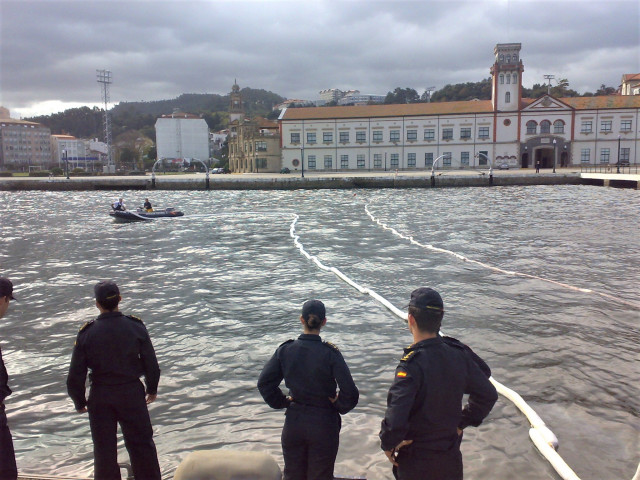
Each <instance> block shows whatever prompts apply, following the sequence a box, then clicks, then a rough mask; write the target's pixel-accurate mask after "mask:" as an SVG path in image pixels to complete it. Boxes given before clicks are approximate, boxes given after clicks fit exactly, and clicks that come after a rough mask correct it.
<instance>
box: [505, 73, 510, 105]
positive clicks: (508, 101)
mask: <svg viewBox="0 0 640 480" xmlns="http://www.w3.org/2000/svg"><path fill="white" fill-rule="evenodd" d="M507 78H509V77H508V76H507ZM504 103H511V92H507V93H505V94H504Z"/></svg>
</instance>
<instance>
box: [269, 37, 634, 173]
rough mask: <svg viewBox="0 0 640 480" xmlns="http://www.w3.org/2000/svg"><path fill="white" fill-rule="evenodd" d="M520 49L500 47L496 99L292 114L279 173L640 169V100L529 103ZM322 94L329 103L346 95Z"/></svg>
mask: <svg viewBox="0 0 640 480" xmlns="http://www.w3.org/2000/svg"><path fill="white" fill-rule="evenodd" d="M520 49H521V44H519V43H507V44H498V45H496V47H495V49H494V57H495V58H494V63H493V65H492V66H491V69H490V72H491V78H492V96H491V100H471V101H462V102H442V103H414V104H402V105H361V106H335V107H324V108H288V109H285V110H283V112H282V113H281V115H280V118H279V122H280V134H281V137H282V167H286V168H289V169H291V170H300V169H301V168H302V162H303V161H304V162H305V165H304V168H305V170H311V171H313V170H322V171H328V170H333V171H346V170H416V169H431V168H432V166H435V167H437V168H450V169H466V168H478V167H482V168H486V167H487V166H488V165H489V164H491V165H493V166H497V165H501V164H504V165H505V166H509V167H510V168H533V167H535V166H536V164H539V165H540V167H541V168H556V167H562V166H568V165H589V164H591V165H594V164H600V165H603V164H607V165H610V164H616V163H618V162H620V164H622V165H624V164H629V163H639V162H640V157H639V155H640V138H639V129H638V119H639V118H640V96H638V95H635V96H632V95H631V94H626V93H625V94H624V95H609V96H597V97H570V98H555V97H553V96H550V95H544V96H542V97H541V98H538V99H532V98H522V73H523V71H524V66H523V62H522V59H521V58H520ZM625 77H628V78H623V84H625V85H628V90H625V89H624V88H623V92H626V91H629V92H634V91H635V90H634V88H637V86H638V84H637V83H634V82H635V80H634V78H632V77H635V76H627V75H626V76H625ZM634 85H636V86H635V87H634ZM320 93H321V96H322V97H323V99H324V100H326V101H327V102H328V101H332V100H333V101H335V99H336V98H338V97H339V95H340V94H341V93H342V92H340V91H339V90H336V89H330V90H323V91H322V92H320ZM340 98H342V97H340Z"/></svg>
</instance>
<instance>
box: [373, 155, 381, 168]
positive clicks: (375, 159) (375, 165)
mask: <svg viewBox="0 0 640 480" xmlns="http://www.w3.org/2000/svg"><path fill="white" fill-rule="evenodd" d="M373 168H382V154H381V153H374V154H373Z"/></svg>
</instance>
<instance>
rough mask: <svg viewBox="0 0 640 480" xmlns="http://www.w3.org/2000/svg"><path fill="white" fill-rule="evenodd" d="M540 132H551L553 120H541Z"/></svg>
mask: <svg viewBox="0 0 640 480" xmlns="http://www.w3.org/2000/svg"><path fill="white" fill-rule="evenodd" d="M540 133H551V122H550V121H549V120H542V121H541V122H540Z"/></svg>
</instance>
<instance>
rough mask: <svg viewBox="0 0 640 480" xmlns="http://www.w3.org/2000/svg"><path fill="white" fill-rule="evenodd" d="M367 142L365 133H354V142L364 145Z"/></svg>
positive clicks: (362, 131)
mask: <svg viewBox="0 0 640 480" xmlns="http://www.w3.org/2000/svg"><path fill="white" fill-rule="evenodd" d="M366 141H367V132H365V131H364V130H361V131H358V132H356V142H358V143H364V142H366Z"/></svg>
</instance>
